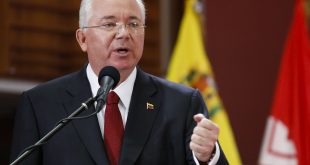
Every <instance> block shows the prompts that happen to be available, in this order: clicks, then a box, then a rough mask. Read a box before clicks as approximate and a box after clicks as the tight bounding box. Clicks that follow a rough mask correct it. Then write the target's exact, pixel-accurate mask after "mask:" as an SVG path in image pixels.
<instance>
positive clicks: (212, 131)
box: [190, 114, 219, 162]
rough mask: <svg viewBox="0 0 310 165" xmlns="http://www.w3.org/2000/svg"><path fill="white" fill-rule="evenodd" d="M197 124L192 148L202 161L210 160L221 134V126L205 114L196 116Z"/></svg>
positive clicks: (192, 139)
mask: <svg viewBox="0 0 310 165" xmlns="http://www.w3.org/2000/svg"><path fill="white" fill-rule="evenodd" d="M194 120H195V121H196V122H197V126H196V127H195V128H194V131H193V134H192V137H191V142H190V148H191V150H192V151H193V152H194V154H195V156H196V158H197V159H198V160H199V161H201V162H207V161H209V160H210V158H211V155H212V152H213V150H214V149H215V148H214V147H215V143H216V142H217V139H218V135H219V127H218V126H217V124H215V123H213V122H212V121H211V120H209V119H207V118H206V117H205V116H204V115H203V114H197V115H195V116H194Z"/></svg>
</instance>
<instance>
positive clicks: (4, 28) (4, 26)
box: [0, 1, 9, 75]
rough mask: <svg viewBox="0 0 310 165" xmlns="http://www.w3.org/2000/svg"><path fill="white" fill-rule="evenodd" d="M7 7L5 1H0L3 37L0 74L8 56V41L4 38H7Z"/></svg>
mask: <svg viewBox="0 0 310 165" xmlns="http://www.w3.org/2000/svg"><path fill="white" fill-rule="evenodd" d="M7 9H8V7H7V3H6V2H5V1H1V2H0V18H2V19H1V21H0V36H1V37H3V40H2V43H1V45H0V75H1V74H4V73H5V72H6V71H7V69H8V66H9V57H8V43H7V41H6V38H8V36H7V33H8V23H7V21H8V10H7Z"/></svg>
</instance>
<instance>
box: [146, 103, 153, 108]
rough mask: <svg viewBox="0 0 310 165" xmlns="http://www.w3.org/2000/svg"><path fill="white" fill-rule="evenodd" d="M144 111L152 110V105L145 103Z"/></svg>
mask: <svg viewBox="0 0 310 165" xmlns="http://www.w3.org/2000/svg"><path fill="white" fill-rule="evenodd" d="M146 109H147V110H154V105H153V104H151V103H148V102H147V103H146Z"/></svg>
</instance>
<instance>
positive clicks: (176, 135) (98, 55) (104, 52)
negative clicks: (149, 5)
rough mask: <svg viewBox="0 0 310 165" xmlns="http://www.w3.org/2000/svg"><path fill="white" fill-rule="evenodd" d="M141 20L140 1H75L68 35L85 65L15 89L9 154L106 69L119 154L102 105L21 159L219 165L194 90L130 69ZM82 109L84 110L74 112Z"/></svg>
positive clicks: (67, 108)
mask: <svg viewBox="0 0 310 165" xmlns="http://www.w3.org/2000/svg"><path fill="white" fill-rule="evenodd" d="M144 24H145V9H144V5H143V3H142V1H141V0H83V1H82V3H81V9H80V28H79V29H78V30H77V32H76V38H77V41H78V43H79V45H80V47H81V49H82V51H84V52H87V55H88V61H89V64H88V65H87V66H85V67H84V68H83V69H82V70H81V71H79V72H77V73H73V74H70V75H67V76H64V77H61V78H58V79H56V80H52V81H50V82H47V83H45V84H42V85H40V86H38V87H36V88H34V89H31V90H29V91H27V92H25V93H23V99H22V102H21V105H20V108H19V109H18V111H17V113H16V119H15V128H14V137H13V145H12V159H14V158H16V157H17V154H18V153H19V152H20V151H21V150H22V149H23V148H25V147H27V146H29V145H31V144H33V143H35V142H36V141H37V140H38V139H40V138H41V137H42V136H44V135H45V134H46V133H47V132H48V131H49V130H51V129H52V128H53V127H54V125H55V123H57V121H59V120H60V119H62V118H64V117H66V116H68V115H69V114H70V113H72V112H73V111H74V110H75V109H76V108H77V107H79V105H80V103H82V102H83V101H85V100H86V99H87V98H89V97H91V96H95V95H96V92H97V90H98V88H99V84H98V82H97V79H98V78H97V76H98V74H99V72H100V70H101V68H103V67H105V66H114V67H115V68H117V70H118V71H119V72H120V82H119V83H118V85H117V87H116V88H115V89H113V91H114V92H113V93H116V95H118V97H119V98H120V100H119V102H118V104H117V106H118V108H119V114H120V117H121V122H122V124H123V126H124V130H123V131H124V132H123V134H122V138H121V144H120V145H121V146H120V148H119V150H118V151H119V152H117V153H116V154H118V156H119V157H118V156H117V157H115V156H113V153H114V151H113V152H112V153H111V152H110V148H109V144H107V141H108V140H107V139H108V137H109V135H108V134H109V132H110V131H113V130H111V129H106V125H107V121H108V119H109V118H106V115H105V114H107V109H108V105H107V106H106V107H104V108H103V109H102V111H100V112H99V113H98V114H97V116H94V117H91V118H87V119H80V120H74V121H73V122H72V124H69V125H67V126H66V127H64V129H63V130H61V131H59V132H58V133H57V134H56V135H55V136H54V137H53V138H52V139H51V140H50V141H49V142H48V143H47V144H45V145H43V146H42V148H40V149H39V150H38V151H36V152H33V153H32V155H30V156H29V157H28V158H26V159H25V160H24V161H23V163H25V164H32V165H33V164H44V165H48V164H51V165H52V164H74V165H79V164H81V165H82V164H83V165H85V164H87V165H90V164H123V165H130V164H141V165H144V164H154V165H155V164H156V165H157V164H158V165H159V164H177V165H179V164H207V163H210V164H216V163H217V164H227V161H226V158H225V155H224V153H223V152H221V149H220V148H219V145H218V144H217V142H216V141H217V137H218V133H219V128H218V127H217V126H216V124H214V123H213V122H211V121H210V120H208V119H207V118H206V117H205V116H204V115H202V114H198V113H203V112H204V111H205V110H206V107H205V105H204V102H203V100H202V98H201V95H200V94H199V92H198V91H197V90H194V89H190V88H187V87H184V86H181V85H177V84H174V83H171V82H168V81H165V80H162V79H160V78H157V77H155V76H151V75H149V74H147V73H144V72H143V71H142V70H141V69H139V68H137V67H136V66H137V64H138V62H139V60H140V58H141V56H142V52H143V45H144V27H145V26H144ZM108 102H109V101H108ZM93 110H94V108H92V111H93ZM86 114H89V112H85V113H83V114H82V115H86ZM196 114H198V115H196ZM194 115H195V116H194ZM116 138H119V136H117V137H116ZM112 141H113V142H114V141H117V140H116V139H115V140H114V139H112ZM111 154H112V156H111ZM113 159H115V160H113Z"/></svg>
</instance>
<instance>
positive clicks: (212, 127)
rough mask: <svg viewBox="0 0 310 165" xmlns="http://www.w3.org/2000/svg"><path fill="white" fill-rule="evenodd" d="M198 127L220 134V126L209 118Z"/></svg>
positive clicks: (203, 120)
mask: <svg viewBox="0 0 310 165" xmlns="http://www.w3.org/2000/svg"><path fill="white" fill-rule="evenodd" d="M197 126H198V127H203V128H205V129H208V130H211V131H214V132H215V133H219V126H218V125H217V124H216V123H214V122H212V121H211V120H209V119H207V118H204V119H202V120H201V121H200V122H199V123H198V124H197Z"/></svg>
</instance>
